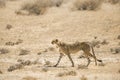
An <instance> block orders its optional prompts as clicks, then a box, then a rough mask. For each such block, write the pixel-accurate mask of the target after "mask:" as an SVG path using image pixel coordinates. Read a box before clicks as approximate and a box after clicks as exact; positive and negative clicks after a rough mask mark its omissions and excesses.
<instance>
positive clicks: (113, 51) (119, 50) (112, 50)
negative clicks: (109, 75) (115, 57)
mask: <svg viewBox="0 0 120 80" xmlns="http://www.w3.org/2000/svg"><path fill="white" fill-rule="evenodd" d="M110 51H111V53H112V54H118V53H120V47H115V48H111V49H110Z"/></svg>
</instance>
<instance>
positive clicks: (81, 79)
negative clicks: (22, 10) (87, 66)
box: [80, 75, 88, 80]
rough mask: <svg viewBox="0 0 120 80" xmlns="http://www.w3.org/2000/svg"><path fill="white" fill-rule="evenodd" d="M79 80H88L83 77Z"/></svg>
mask: <svg viewBox="0 0 120 80" xmlns="http://www.w3.org/2000/svg"><path fill="white" fill-rule="evenodd" d="M80 80H88V79H87V77H85V76H84V75H83V76H82V77H81V78H80Z"/></svg>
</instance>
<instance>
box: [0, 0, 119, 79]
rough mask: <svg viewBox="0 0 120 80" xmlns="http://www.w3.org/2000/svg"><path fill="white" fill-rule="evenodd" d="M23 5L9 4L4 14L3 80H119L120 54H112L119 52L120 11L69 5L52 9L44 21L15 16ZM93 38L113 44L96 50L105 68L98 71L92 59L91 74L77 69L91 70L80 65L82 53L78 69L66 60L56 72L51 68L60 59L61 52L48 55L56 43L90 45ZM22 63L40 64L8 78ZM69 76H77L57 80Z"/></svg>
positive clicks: (0, 34)
mask: <svg viewBox="0 0 120 80" xmlns="http://www.w3.org/2000/svg"><path fill="white" fill-rule="evenodd" d="M23 1H24V0H16V1H7V5H6V7H5V8H0V49H7V50H9V52H8V53H5V54H1V53H0V80H120V54H119V53H118V54H112V53H111V52H110V48H113V47H120V44H119V43H120V40H119V39H117V37H118V35H120V6H118V5H111V4H107V3H106V4H103V5H102V6H101V9H100V10H97V11H73V10H71V3H69V2H68V3H64V4H63V5H62V6H61V7H52V8H49V9H48V10H47V12H46V13H45V14H44V15H39V16H35V15H30V16H25V15H24V16H23V15H16V14H15V11H16V10H18V9H19V8H20V6H21V4H22V2H23ZM8 24H9V25H12V28H11V29H6V26H7V25H8ZM95 36H97V40H98V41H103V40H107V41H108V42H109V43H108V44H106V45H100V47H99V48H95V53H96V56H97V57H98V58H100V59H102V60H103V64H104V65H101V64H100V63H99V64H98V66H95V65H94V60H93V59H91V60H92V62H91V64H90V65H89V66H88V68H82V67H80V68H78V67H79V65H81V66H82V65H86V64H87V60H86V59H84V58H83V59H78V56H80V55H81V54H82V51H80V52H78V53H77V54H73V55H71V56H72V58H73V60H74V62H75V67H71V63H70V61H69V59H68V57H67V56H64V58H63V59H62V61H61V63H60V64H59V66H58V67H48V66H47V65H54V64H55V63H56V62H57V60H58V57H59V52H58V51H57V50H51V49H49V48H51V47H54V48H55V46H53V45H51V40H52V39H55V38H58V39H60V40H62V41H64V42H68V43H72V42H75V41H92V40H94V37H95ZM19 39H20V40H22V42H21V43H19V44H15V45H5V44H6V43H7V42H12V43H16V42H17V41H19ZM21 49H24V50H28V54H26V55H19V53H20V50H21ZM55 49H56V48H55ZM38 53H39V55H38ZM18 59H22V60H30V61H31V62H32V61H35V60H37V63H36V64H31V65H26V66H24V67H22V68H21V69H16V70H14V71H11V72H9V71H8V68H9V67H10V66H11V65H14V64H17V63H18V62H17V60H18ZM47 61H49V62H48V64H46V62H47ZM45 64H46V65H45ZM69 71H73V72H75V73H76V74H72V73H71V74H69V75H63V76H58V75H60V74H63V73H67V72H69ZM83 76H84V78H83Z"/></svg>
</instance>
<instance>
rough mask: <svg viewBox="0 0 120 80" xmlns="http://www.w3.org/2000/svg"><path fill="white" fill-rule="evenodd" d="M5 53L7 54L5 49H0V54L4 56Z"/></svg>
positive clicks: (7, 51)
mask: <svg viewBox="0 0 120 80" xmlns="http://www.w3.org/2000/svg"><path fill="white" fill-rule="evenodd" d="M6 53H9V50H8V49H5V48H1V49H0V54H6Z"/></svg>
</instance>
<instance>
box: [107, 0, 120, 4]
mask: <svg viewBox="0 0 120 80" xmlns="http://www.w3.org/2000/svg"><path fill="white" fill-rule="evenodd" d="M105 1H106V2H108V3H111V4H118V3H120V0H105Z"/></svg>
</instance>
